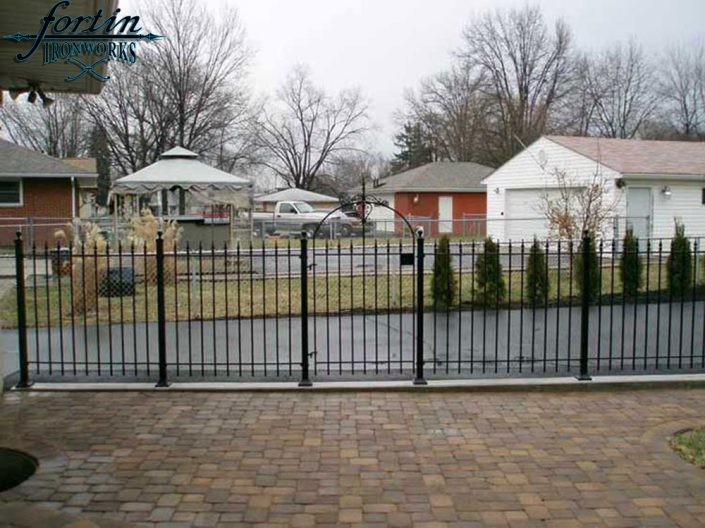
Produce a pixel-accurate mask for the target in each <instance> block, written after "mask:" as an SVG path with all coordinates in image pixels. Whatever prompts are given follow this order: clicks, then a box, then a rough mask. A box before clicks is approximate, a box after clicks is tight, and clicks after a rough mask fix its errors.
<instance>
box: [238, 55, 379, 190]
mask: <svg viewBox="0 0 705 528" xmlns="http://www.w3.org/2000/svg"><path fill="white" fill-rule="evenodd" d="M368 130H369V122H368V119H367V103H366V101H365V99H364V98H363V97H362V95H361V93H360V91H359V90H346V91H343V92H341V93H340V94H339V95H338V96H337V97H331V96H328V95H327V94H326V93H325V92H324V91H323V90H321V89H320V88H317V87H316V86H314V84H313V82H312V81H311V76H310V73H309V71H308V70H307V69H306V68H304V67H300V66H299V67H296V68H295V69H294V70H293V71H292V72H291V74H290V75H289V76H288V77H287V79H286V81H285V82H284V84H283V85H282V86H281V88H280V89H279V91H278V92H277V97H276V99H275V100H274V101H270V102H269V103H268V104H266V105H265V108H264V109H263V111H262V114H261V116H260V119H259V120H258V121H257V123H256V124H255V125H254V126H253V128H252V132H253V134H254V137H255V139H256V142H257V144H258V145H259V147H260V148H261V149H262V151H263V159H262V161H261V163H262V164H264V165H265V166H267V167H269V168H270V169H271V170H272V171H274V172H275V173H276V174H277V175H278V176H279V177H280V178H282V179H283V180H284V181H285V182H286V184H287V185H289V187H298V188H302V189H310V188H312V187H313V186H314V184H315V181H316V177H317V176H318V175H319V174H320V173H322V171H323V170H324V168H325V167H326V165H327V164H329V162H330V161H331V160H332V159H333V158H334V157H336V156H339V155H341V154H344V153H348V152H352V151H355V150H356V148H357V146H358V144H359V142H360V141H361V140H362V139H363V137H364V135H365V133H366V132H367V131H368Z"/></svg>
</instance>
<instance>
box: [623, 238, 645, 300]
mask: <svg viewBox="0 0 705 528" xmlns="http://www.w3.org/2000/svg"><path fill="white" fill-rule="evenodd" d="M619 277H620V279H621V281H622V291H623V292H624V295H625V296H626V297H628V298H631V299H633V298H635V297H636V296H637V295H638V293H639V289H640V288H641V286H642V283H643V280H644V263H643V260H642V258H641V257H640V256H639V240H638V239H637V238H636V237H635V236H634V231H633V230H632V229H631V228H629V229H627V233H626V234H625V235H624V241H623V244H622V255H621V258H620V261H619Z"/></svg>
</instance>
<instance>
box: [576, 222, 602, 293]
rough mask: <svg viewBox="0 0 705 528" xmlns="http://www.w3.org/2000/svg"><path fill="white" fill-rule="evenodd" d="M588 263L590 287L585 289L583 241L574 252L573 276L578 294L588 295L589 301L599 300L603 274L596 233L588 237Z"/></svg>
mask: <svg viewBox="0 0 705 528" xmlns="http://www.w3.org/2000/svg"><path fill="white" fill-rule="evenodd" d="M588 240H589V245H588V264H589V266H590V268H589V270H590V277H589V281H590V287H589V288H588V290H587V291H584V287H583V271H584V268H583V241H581V242H580V244H579V245H578V249H577V250H576V251H575V253H574V254H573V278H574V280H575V286H576V288H577V291H578V294H580V295H583V294H585V295H587V296H588V300H589V302H591V303H593V302H595V301H597V299H598V297H599V296H600V292H601V291H602V274H601V273H600V265H599V262H598V260H597V249H596V248H595V235H590V237H589V238H588Z"/></svg>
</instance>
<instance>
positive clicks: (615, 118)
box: [583, 41, 658, 139]
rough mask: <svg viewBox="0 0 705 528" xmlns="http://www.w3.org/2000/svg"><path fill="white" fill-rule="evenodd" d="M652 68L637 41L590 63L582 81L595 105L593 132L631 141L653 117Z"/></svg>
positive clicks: (654, 105) (655, 102) (654, 96)
mask: <svg viewBox="0 0 705 528" xmlns="http://www.w3.org/2000/svg"><path fill="white" fill-rule="evenodd" d="M651 68H652V66H651V65H650V64H649V62H648V61H647V59H646V57H645V55H644V52H643V50H642V49H641V47H640V46H639V45H637V44H636V43H635V42H633V41H632V42H630V43H629V44H628V45H627V46H623V45H622V44H617V45H616V46H615V47H613V48H612V49H610V50H607V51H605V52H604V53H602V54H601V55H599V56H598V57H596V58H595V59H593V60H591V61H590V62H589V65H588V66H587V67H586V68H585V69H584V71H583V74H584V77H583V82H584V83H585V84H586V86H587V90H588V93H589V95H590V98H591V102H592V104H593V105H594V107H593V113H592V115H591V118H592V119H591V120H592V125H591V127H590V130H591V131H592V132H593V133H596V134H599V135H601V136H603V137H611V138H622V139H632V138H634V137H636V136H637V135H638V134H639V132H640V131H641V129H642V127H643V126H644V124H645V123H646V122H647V120H648V119H649V118H650V117H651V116H652V115H653V114H654V111H655V109H656V104H657V99H658V96H657V93H656V91H655V90H654V87H655V83H656V79H655V77H654V76H653V75H652V73H651Z"/></svg>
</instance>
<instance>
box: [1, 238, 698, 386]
mask: <svg viewBox="0 0 705 528" xmlns="http://www.w3.org/2000/svg"><path fill="white" fill-rule="evenodd" d="M689 244H690V247H689V249H688V251H687V254H686V252H685V250H683V251H682V252H683V254H682V255H678V254H677V253H676V251H677V250H674V249H672V248H671V245H670V241H666V240H648V241H643V242H641V243H639V245H638V250H637V254H636V256H637V258H638V261H639V262H640V267H641V274H642V279H641V283H640V285H639V287H638V289H637V291H636V292H631V293H630V292H629V291H627V290H625V287H624V285H623V278H624V277H623V272H622V271H621V270H622V266H623V264H622V263H623V257H624V256H625V251H628V250H625V248H624V246H623V244H621V243H620V242H619V241H613V240H600V241H596V242H595V241H592V240H591V239H589V238H586V239H584V240H582V241H575V242H549V241H542V242H540V243H539V247H540V249H541V253H542V255H543V260H541V269H540V270H538V271H539V272H540V273H541V275H542V276H544V277H545V278H546V280H547V281H548V283H549V286H548V287H547V288H546V289H544V290H541V293H540V295H537V294H535V293H534V294H531V293H530V290H529V289H530V283H531V281H532V280H535V279H531V277H530V275H531V274H532V273H534V274H535V273H536V272H537V270H536V269H533V271H530V269H529V268H530V265H529V260H530V253H531V248H530V246H531V244H529V243H524V242H519V243H508V242H507V243H499V244H498V245H497V248H496V251H494V252H490V251H487V252H486V251H485V246H484V243H483V242H463V241H457V242H453V243H451V244H449V245H448V249H447V251H448V253H449V260H450V262H451V266H452V273H450V274H447V275H445V276H446V278H447V279H446V280H447V281H448V284H447V286H448V288H450V289H451V290H452V291H453V292H454V293H453V300H452V302H449V303H445V302H444V303H441V302H439V296H438V295H436V294H434V290H436V289H438V288H439V285H438V281H437V280H434V277H435V276H436V270H435V269H434V268H435V266H436V261H437V258H438V255H439V254H440V253H439V252H442V250H441V248H440V246H439V244H438V241H426V240H424V239H423V238H421V237H419V238H417V240H416V241H415V243H413V244H409V243H406V242H404V241H402V240H396V241H393V240H370V241H369V242H368V243H365V244H364V245H355V244H353V243H352V242H351V241H346V242H342V241H328V240H308V239H307V238H302V239H301V240H300V241H298V240H287V241H282V242H275V243H274V245H273V246H272V247H271V248H261V247H255V246H254V245H253V244H251V243H250V244H237V245H236V246H235V247H229V246H228V245H227V244H224V245H222V246H221V247H216V246H214V245H211V246H210V247H203V246H202V245H201V246H198V247H194V248H192V247H190V246H189V245H188V244H187V245H186V246H185V247H184V248H178V247H164V246H165V244H164V241H163V240H162V239H161V238H158V239H157V240H155V241H148V242H147V243H145V244H142V245H139V246H138V245H134V244H127V245H125V244H119V243H118V244H117V245H113V246H110V245H107V246H105V247H102V246H99V245H96V244H93V245H91V244H90V243H89V244H84V245H80V246H79V247H66V248H64V247H61V246H56V247H49V246H43V247H35V246H32V247H29V248H26V247H25V246H24V244H23V242H22V239H21V237H17V239H16V240H15V248H14V249H15V254H14V257H15V258H14V263H15V269H14V271H15V274H16V286H17V287H16V290H15V296H14V298H11V297H12V295H11V294H9V295H8V296H6V298H5V299H4V300H3V306H2V310H3V319H4V320H5V326H8V325H9V326H14V327H15V328H14V329H10V330H7V329H6V330H4V331H5V332H17V336H18V347H19V358H20V372H19V374H20V386H26V385H27V384H29V382H30V381H31V380H48V381H54V380H79V381H80V380H94V379H100V380H103V379H131V380H154V381H156V382H157V383H158V384H159V385H160V386H165V385H167V384H168V383H169V381H173V380H216V379H237V380H261V379H272V380H298V381H300V382H301V383H302V384H303V385H308V384H309V383H310V382H311V381H315V380H322V379H357V378H360V377H363V378H365V379H413V380H415V382H416V383H423V382H424V380H425V379H427V378H432V379H433V378H451V377H454V378H458V377H471V376H481V377H487V376H500V375H501V376H507V375H510V376H532V375H575V376H578V377H580V378H581V379H588V378H589V377H590V375H591V374H596V373H599V374H609V373H647V372H676V371H679V372H684V371H687V372H694V371H703V370H705V262H703V252H702V244H701V241H700V240H698V239H694V240H691V241H690V242H689ZM591 245H592V247H593V249H594V256H591V254H590V246H591ZM676 257H682V258H676ZM580 262H583V263H585V265H584V266H579V265H578V264H579V263H580ZM674 262H680V263H681V264H678V265H679V266H683V267H684V268H683V270H675V271H681V272H683V273H686V274H687V277H686V278H685V279H683V280H684V282H683V285H681V287H679V288H678V289H674V288H673V287H672V285H671V282H672V281H673V273H674V269H673V266H674ZM488 263H491V264H492V266H491V267H492V269H495V270H498V271H497V272H496V273H495V279H494V280H498V279H497V278H498V277H499V278H500V279H499V280H501V282H502V283H503V287H502V288H501V293H497V291H498V290H495V289H493V288H495V286H496V284H495V285H493V284H492V283H491V282H488V281H487V277H485V278H484V280H483V279H482V278H481V275H482V271H483V268H482V266H485V267H487V266H488V265H489V264H488ZM434 283H435V285H434ZM593 286H594V287H595V291H596V292H597V293H596V294H594V295H593V294H589V293H586V292H591V291H592V288H593ZM492 292H494V293H492ZM491 293H492V294H491Z"/></svg>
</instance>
